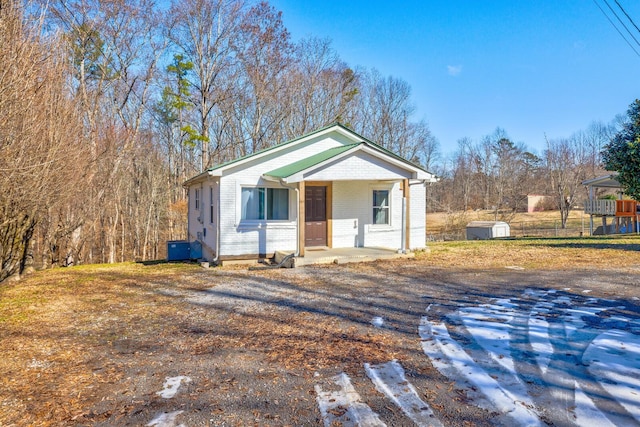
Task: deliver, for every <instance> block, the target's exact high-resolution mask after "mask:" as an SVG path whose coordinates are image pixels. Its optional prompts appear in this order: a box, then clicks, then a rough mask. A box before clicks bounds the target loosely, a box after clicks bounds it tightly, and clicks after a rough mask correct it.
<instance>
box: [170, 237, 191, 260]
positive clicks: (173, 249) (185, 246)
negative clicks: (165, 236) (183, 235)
mask: <svg viewBox="0 0 640 427" xmlns="http://www.w3.org/2000/svg"><path fill="white" fill-rule="evenodd" d="M190 258H191V245H190V244H189V242H188V241H186V240H169V241H168V242H167V261H187V260H189V259H190Z"/></svg>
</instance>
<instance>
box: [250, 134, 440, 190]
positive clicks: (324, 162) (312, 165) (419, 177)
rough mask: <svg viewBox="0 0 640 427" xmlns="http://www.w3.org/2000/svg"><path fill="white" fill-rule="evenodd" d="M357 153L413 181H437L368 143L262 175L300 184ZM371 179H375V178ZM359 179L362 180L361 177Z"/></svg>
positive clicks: (306, 159) (331, 152)
mask: <svg viewBox="0 0 640 427" xmlns="http://www.w3.org/2000/svg"><path fill="white" fill-rule="evenodd" d="M356 152H363V153H367V154H369V155H371V156H373V157H376V158H379V159H381V160H382V161H384V162H386V163H388V164H391V165H393V166H395V167H397V168H400V169H403V170H406V171H408V172H409V173H410V177H409V178H410V179H411V180H414V181H422V182H436V181H437V178H436V177H435V176H434V175H432V174H430V173H429V172H426V171H425V170H423V169H421V168H420V167H418V166H416V165H413V164H412V163H410V162H407V161H406V160H404V159H401V158H396V157H395V156H392V155H389V154H387V153H386V152H384V151H382V150H378V149H376V148H375V147H373V146H371V145H369V144H367V143H366V142H360V143H356V144H351V145H346V146H342V147H335V148H331V149H329V150H326V151H323V152H321V153H317V154H315V155H313V156H310V157H307V158H304V159H302V160H298V161H296V162H293V163H291V164H289V165H286V166H283V167H280V168H278V169H274V170H272V171H269V172H266V173H264V174H263V175H262V177H263V178H264V179H266V180H269V181H279V182H281V183H283V184H291V183H298V182H301V181H304V180H305V176H306V175H308V174H309V173H312V172H314V171H315V170H318V169H321V168H324V167H326V166H328V165H331V164H335V163H337V162H339V161H340V160H341V159H343V158H346V157H348V156H351V155H353V154H355V153H356ZM371 178H373V179H375V177H371ZM359 179H362V178H361V177H360V178H359Z"/></svg>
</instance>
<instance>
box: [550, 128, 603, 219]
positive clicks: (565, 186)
mask: <svg viewBox="0 0 640 427" xmlns="http://www.w3.org/2000/svg"><path fill="white" fill-rule="evenodd" d="M544 160H545V169H546V172H547V174H548V176H549V185H550V192H551V194H554V195H555V199H556V203H557V206H558V209H559V210H560V219H561V223H562V228H566V226H567V219H568V217H569V212H570V211H571V208H572V206H573V205H574V204H575V202H576V200H577V197H578V196H579V194H580V192H581V191H584V189H583V186H582V185H581V183H582V181H584V180H585V179H588V178H591V177H592V176H590V175H591V173H592V171H593V169H594V166H593V163H594V162H596V161H597V158H595V157H594V153H593V152H592V151H591V150H590V149H589V144H588V143H587V141H586V139H585V138H582V135H580V134H575V135H573V136H571V137H570V138H564V139H555V140H547V149H546V151H545V154H544Z"/></svg>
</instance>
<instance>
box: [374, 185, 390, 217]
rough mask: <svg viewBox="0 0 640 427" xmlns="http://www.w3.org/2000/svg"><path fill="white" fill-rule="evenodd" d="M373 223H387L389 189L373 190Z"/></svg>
mask: <svg viewBox="0 0 640 427" xmlns="http://www.w3.org/2000/svg"><path fill="white" fill-rule="evenodd" d="M373 223H374V224H376V225H389V190H373Z"/></svg>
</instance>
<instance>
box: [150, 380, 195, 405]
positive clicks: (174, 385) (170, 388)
mask: <svg viewBox="0 0 640 427" xmlns="http://www.w3.org/2000/svg"><path fill="white" fill-rule="evenodd" d="M183 382H184V383H189V382H191V378H189V377H185V376H183V375H180V376H178V377H167V378H165V381H164V388H163V389H162V391H159V392H157V393H156V394H159V395H160V397H163V398H165V399H171V398H172V397H174V396H175V395H176V393H178V389H179V388H180V385H181V384H182V383H183Z"/></svg>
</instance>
